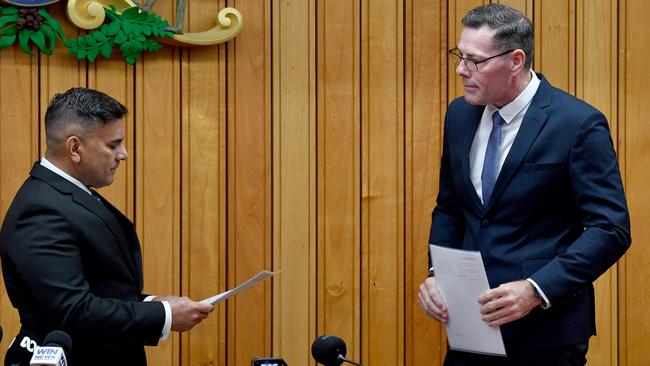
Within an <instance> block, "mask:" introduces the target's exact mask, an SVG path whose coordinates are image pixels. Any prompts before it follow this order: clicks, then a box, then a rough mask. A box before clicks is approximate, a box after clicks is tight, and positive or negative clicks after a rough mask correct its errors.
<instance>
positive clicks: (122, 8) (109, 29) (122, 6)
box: [0, 0, 243, 64]
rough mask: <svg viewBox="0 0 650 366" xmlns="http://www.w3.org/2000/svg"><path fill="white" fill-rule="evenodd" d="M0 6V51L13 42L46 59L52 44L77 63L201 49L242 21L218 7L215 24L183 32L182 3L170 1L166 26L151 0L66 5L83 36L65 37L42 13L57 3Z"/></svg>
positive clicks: (22, 1)
mask: <svg viewBox="0 0 650 366" xmlns="http://www.w3.org/2000/svg"><path fill="white" fill-rule="evenodd" d="M3 1H4V2H5V3H7V4H8V5H7V6H0V48H4V47H9V46H11V45H13V44H15V43H16V41H18V45H19V46H20V48H21V49H22V50H23V51H24V52H26V53H28V54H30V55H34V52H33V51H32V45H33V46H35V47H36V48H38V50H40V52H42V53H44V54H46V55H51V54H52V53H53V52H54V48H55V45H56V42H57V40H58V39H61V40H62V41H63V44H64V45H65V46H66V47H67V48H68V54H70V55H73V56H75V57H77V59H79V60H82V59H86V60H88V61H90V62H92V61H94V60H95V59H96V58H97V57H98V56H99V55H102V56H103V57H106V58H108V57H110V55H111V54H112V53H113V50H114V49H115V48H117V49H119V52H120V53H121V55H122V57H123V58H124V60H125V61H126V62H127V63H129V64H134V63H135V62H136V60H137V59H138V57H139V56H140V55H141V54H142V52H144V51H147V52H155V51H157V50H159V49H160V48H162V46H161V44H160V43H164V44H168V45H175V46H207V45H215V44H220V43H224V42H227V41H229V40H231V39H233V38H234V37H235V36H236V35H237V34H238V33H239V32H240V31H241V29H242V26H243V22H242V16H241V14H240V13H239V11H237V9H234V8H224V9H222V10H221V11H219V13H218V14H217V16H216V25H215V26H214V27H212V28H211V29H208V30H206V31H204V32H198V33H183V32H182V29H183V22H184V13H185V0H176V13H177V14H179V15H178V16H177V17H176V22H175V23H174V24H172V25H170V24H169V23H168V22H167V21H166V20H164V19H162V18H160V17H159V16H158V15H156V14H155V13H153V12H151V11H150V9H151V7H152V6H153V5H154V3H155V1H156V0H146V3H144V4H140V3H136V2H133V1H131V0H67V6H66V13H67V16H68V19H69V20H70V22H71V23H72V24H73V25H75V26H76V27H78V28H81V29H85V30H88V31H89V33H88V34H86V35H81V36H78V37H76V38H67V37H66V35H65V34H64V32H63V30H62V28H61V25H60V24H59V21H58V20H57V19H54V18H53V17H52V16H50V14H49V13H48V12H47V10H46V9H45V8H44V6H46V5H50V4H52V3H55V2H57V1H59V0H3Z"/></svg>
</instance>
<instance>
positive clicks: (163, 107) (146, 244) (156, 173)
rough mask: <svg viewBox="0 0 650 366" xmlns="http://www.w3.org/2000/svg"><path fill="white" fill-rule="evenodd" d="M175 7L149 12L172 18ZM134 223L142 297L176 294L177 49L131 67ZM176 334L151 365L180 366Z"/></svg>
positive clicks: (167, 4)
mask: <svg viewBox="0 0 650 366" xmlns="http://www.w3.org/2000/svg"><path fill="white" fill-rule="evenodd" d="M173 9H174V6H173V2H172V1H161V2H157V3H156V5H155V7H154V8H153V10H154V11H155V12H156V13H157V14H159V15H160V16H161V17H163V18H165V19H173ZM135 69H136V74H135V78H136V79H135V89H136V92H135V102H136V104H135V112H136V115H135V117H136V121H137V122H136V126H135V137H136V139H135V148H134V152H133V154H134V155H135V164H136V179H135V193H136V195H135V224H136V229H137V231H138V235H139V237H140V244H141V246H142V259H143V272H144V279H145V280H144V284H145V292H148V293H151V294H156V295H166V294H175V295H179V294H180V292H181V291H180V290H181V288H180V264H181V263H180V260H181V256H180V236H181V233H180V208H181V202H180V196H181V187H180V183H181V177H180V172H181V169H180V168H181V167H180V142H181V137H180V133H181V118H180V104H181V98H180V73H179V71H180V60H179V50H178V49H174V48H163V49H161V50H160V51H158V52H156V53H154V54H143V55H142V56H141V58H140V59H139V60H138V62H137V63H136V66H135ZM179 341H180V340H179V335H178V333H175V332H173V333H171V334H170V336H169V338H168V339H167V340H166V341H161V342H160V343H159V344H158V346H157V347H155V348H152V347H149V348H148V349H147V357H148V359H149V363H151V364H152V365H179V363H180V362H179V361H180V349H179Z"/></svg>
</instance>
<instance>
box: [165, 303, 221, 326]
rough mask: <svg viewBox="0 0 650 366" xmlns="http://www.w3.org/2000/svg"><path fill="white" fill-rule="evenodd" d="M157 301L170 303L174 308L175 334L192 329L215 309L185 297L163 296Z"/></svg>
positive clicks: (173, 324) (173, 322)
mask: <svg viewBox="0 0 650 366" xmlns="http://www.w3.org/2000/svg"><path fill="white" fill-rule="evenodd" d="M156 300H165V301H167V302H169V306H170V307H171V308H172V330H173V331H175V332H185V331H187V330H190V329H192V328H193V327H194V326H195V325H197V324H199V323H200V322H201V321H202V320H203V319H205V318H207V316H208V315H209V314H210V312H212V310H213V309H214V306H212V305H210V304H202V303H200V302H196V301H194V300H192V299H190V298H188V297H185V296H184V297H178V296H161V297H157V298H156Z"/></svg>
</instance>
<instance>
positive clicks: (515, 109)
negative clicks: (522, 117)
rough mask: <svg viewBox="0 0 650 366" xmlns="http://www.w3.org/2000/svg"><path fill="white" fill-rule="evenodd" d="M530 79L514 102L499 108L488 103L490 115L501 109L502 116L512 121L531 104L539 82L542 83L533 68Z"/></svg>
mask: <svg viewBox="0 0 650 366" xmlns="http://www.w3.org/2000/svg"><path fill="white" fill-rule="evenodd" d="M530 74H531V77H530V81H529V82H528V86H526V88H524V90H523V91H522V92H521V93H520V94H519V95H518V96H517V98H515V100H513V101H512V102H510V103H508V104H506V105H504V106H503V108H501V109H499V108H497V107H495V106H493V105H488V106H487V109H488V115H492V113H494V111H499V114H500V115H501V118H503V120H504V121H505V122H506V123H510V121H512V120H513V119H514V118H515V117H517V115H518V114H519V113H521V111H523V110H524V109H525V107H526V106H528V105H529V104H530V102H531V101H532V100H533V97H535V93H537V88H539V84H540V83H541V82H540V80H539V78H538V77H537V74H535V72H533V70H532V69H531V70H530Z"/></svg>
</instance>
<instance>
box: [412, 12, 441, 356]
mask: <svg viewBox="0 0 650 366" xmlns="http://www.w3.org/2000/svg"><path fill="white" fill-rule="evenodd" d="M446 15H447V7H446V2H432V1H429V0H411V1H408V2H407V3H406V14H405V22H406V23H405V24H406V34H405V48H406V53H405V54H406V59H405V76H404V77H405V90H404V94H405V95H404V97H405V112H404V116H405V162H406V163H405V200H406V203H405V212H406V217H405V225H406V226H405V230H406V232H405V238H406V243H405V259H406V262H405V263H406V266H405V274H404V275H405V281H406V282H405V292H404V295H405V304H404V305H405V332H406V334H405V349H404V353H405V358H406V360H405V364H406V365H426V364H439V363H441V362H442V356H443V354H444V353H443V352H444V349H446V339H445V336H444V330H443V327H441V326H440V325H439V324H438V323H436V322H433V321H431V320H430V318H429V317H427V316H426V314H425V313H424V312H423V311H422V310H421V309H420V306H419V305H418V304H417V301H416V299H417V294H418V291H419V286H420V284H421V283H422V281H423V279H424V278H425V277H426V274H427V270H428V268H427V245H426V244H427V243H428V240H429V226H430V224H431V211H432V208H433V205H434V203H435V200H436V195H435V193H436V192H437V191H438V171H439V169H440V159H438V157H439V156H440V153H441V151H442V129H441V125H442V123H441V121H443V119H444V113H445V110H446V108H447V87H446V77H447V62H448V61H447V60H448V56H447V49H448V48H449V47H448V43H447V16H446Z"/></svg>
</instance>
